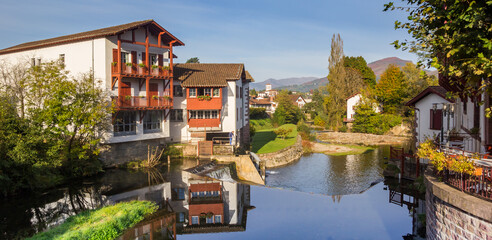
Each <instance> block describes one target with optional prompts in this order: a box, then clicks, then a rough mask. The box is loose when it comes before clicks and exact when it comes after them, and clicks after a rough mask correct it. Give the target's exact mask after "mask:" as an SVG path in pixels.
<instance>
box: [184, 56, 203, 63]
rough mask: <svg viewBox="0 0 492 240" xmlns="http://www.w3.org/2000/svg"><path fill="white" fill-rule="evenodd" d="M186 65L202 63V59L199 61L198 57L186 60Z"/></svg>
mask: <svg viewBox="0 0 492 240" xmlns="http://www.w3.org/2000/svg"><path fill="white" fill-rule="evenodd" d="M186 63H200V59H198V58H197V57H192V58H190V59H188V60H186Z"/></svg>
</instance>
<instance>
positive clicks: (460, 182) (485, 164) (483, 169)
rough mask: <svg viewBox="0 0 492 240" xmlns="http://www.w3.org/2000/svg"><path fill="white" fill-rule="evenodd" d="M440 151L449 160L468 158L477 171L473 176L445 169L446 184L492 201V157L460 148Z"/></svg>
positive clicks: (444, 147)
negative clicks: (458, 157) (459, 157)
mask: <svg viewBox="0 0 492 240" xmlns="http://www.w3.org/2000/svg"><path fill="white" fill-rule="evenodd" d="M440 151H441V152H443V153H444V154H445V155H446V156H447V157H448V158H452V157H456V156H458V155H463V156H467V157H468V158H470V159H471V160H472V161H473V165H474V166H475V170H474V172H473V173H472V174H466V173H460V172H455V171H452V170H450V169H448V168H445V169H444V172H443V180H444V182H445V183H446V184H448V185H451V186H453V187H455V188H458V189H460V190H461V191H463V192H467V193H469V194H472V195H475V196H478V197H482V198H485V199H488V200H491V201H492V156H490V155H489V154H479V153H475V152H469V151H465V150H463V149H460V148H453V147H447V146H442V145H441V146H440Z"/></svg>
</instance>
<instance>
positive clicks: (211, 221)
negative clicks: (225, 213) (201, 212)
mask: <svg viewBox="0 0 492 240" xmlns="http://www.w3.org/2000/svg"><path fill="white" fill-rule="evenodd" d="M206 223H214V219H213V216H210V217H207V220H206Z"/></svg>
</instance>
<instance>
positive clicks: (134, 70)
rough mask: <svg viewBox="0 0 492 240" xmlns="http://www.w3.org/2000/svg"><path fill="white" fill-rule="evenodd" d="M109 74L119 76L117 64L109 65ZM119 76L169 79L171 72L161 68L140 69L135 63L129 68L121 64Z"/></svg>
mask: <svg viewBox="0 0 492 240" xmlns="http://www.w3.org/2000/svg"><path fill="white" fill-rule="evenodd" d="M111 73H112V74H119V73H120V71H119V70H118V64H113V63H112V64H111ZM121 74H125V75H132V76H155V77H170V76H171V75H172V71H171V70H170V69H164V68H163V67H160V66H159V67H158V68H152V67H150V68H148V67H140V66H138V65H137V64H135V63H132V65H131V66H128V65H126V64H125V63H121Z"/></svg>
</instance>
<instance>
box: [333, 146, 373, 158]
mask: <svg viewBox="0 0 492 240" xmlns="http://www.w3.org/2000/svg"><path fill="white" fill-rule="evenodd" d="M333 145H339V146H345V147H349V148H352V149H353V150H352V151H348V152H338V153H326V154H327V155H331V156H345V155H357V154H363V153H366V152H369V151H372V150H374V148H372V147H366V146H360V145H352V144H343V145H342V144H333Z"/></svg>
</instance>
